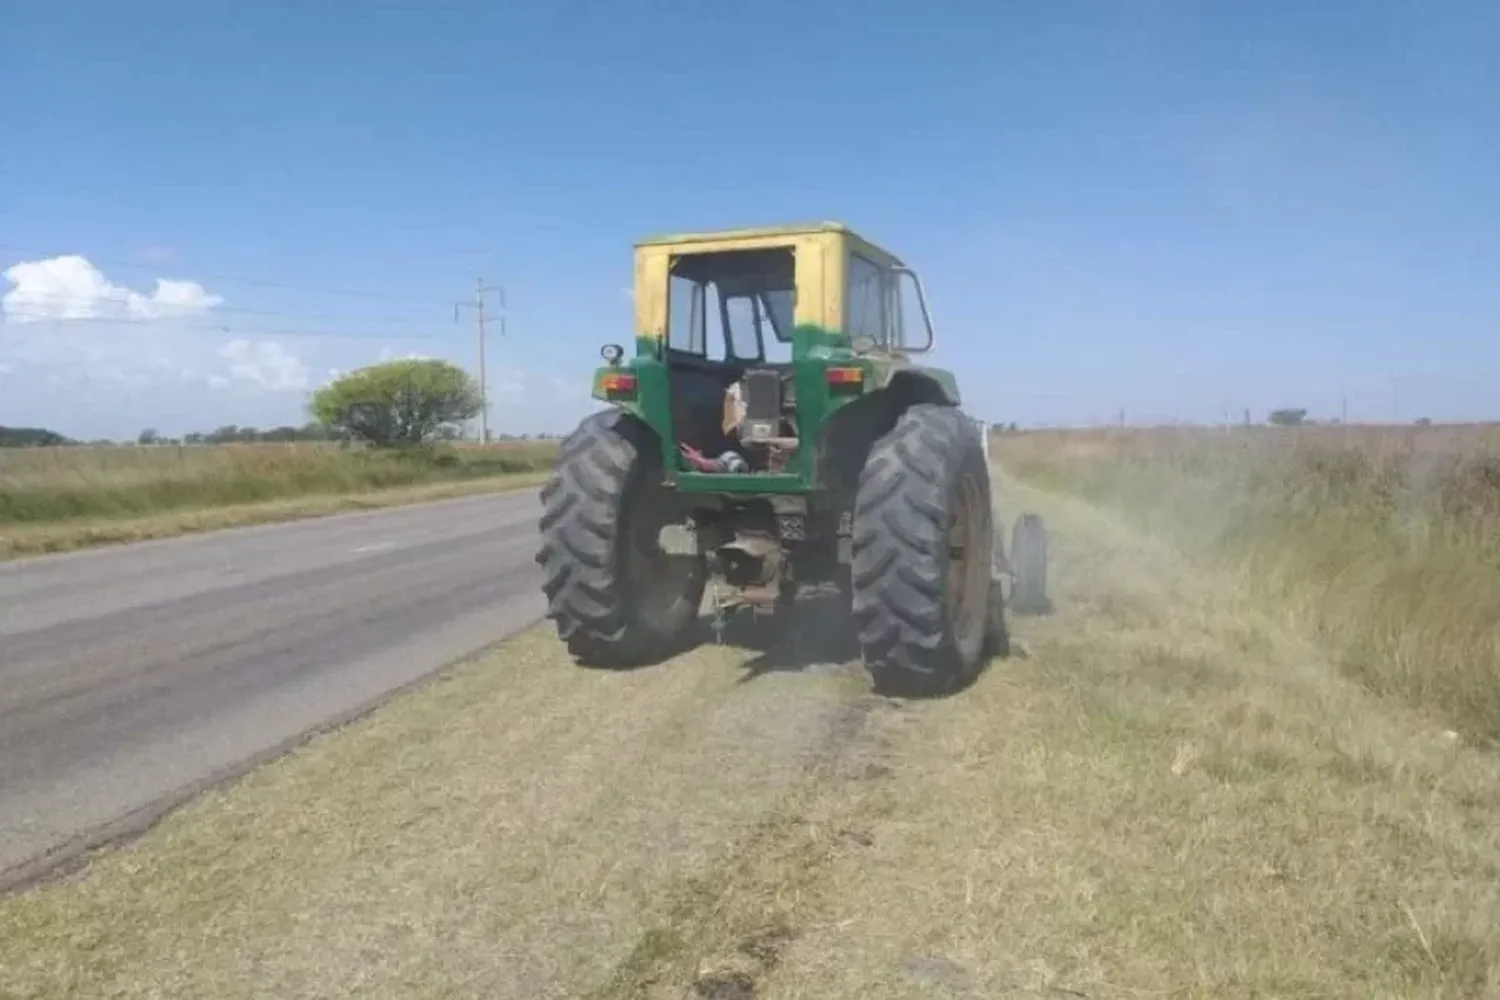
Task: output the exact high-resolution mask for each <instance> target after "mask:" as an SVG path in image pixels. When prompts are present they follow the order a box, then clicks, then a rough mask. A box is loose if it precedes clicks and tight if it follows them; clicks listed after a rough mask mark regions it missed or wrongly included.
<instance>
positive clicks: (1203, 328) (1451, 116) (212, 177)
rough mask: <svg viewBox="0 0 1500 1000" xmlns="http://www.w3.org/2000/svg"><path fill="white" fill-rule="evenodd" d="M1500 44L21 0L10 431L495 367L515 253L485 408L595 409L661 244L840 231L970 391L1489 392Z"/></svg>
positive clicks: (192, 415) (1410, 33)
mask: <svg viewBox="0 0 1500 1000" xmlns="http://www.w3.org/2000/svg"><path fill="white" fill-rule="evenodd" d="M1496 52H1500V5H1497V4H1493V3H1481V2H1474V3H1434V4H1429V5H1425V6H1424V5H1419V4H1417V3H1415V2H1388V0H1369V2H1353V0H1347V2H1327V3H1320V4H1316V5H1314V4H1304V3H1291V2H1265V3H1253V4H1230V3H1207V2H1196V3H1194V2H1187V0H1180V2H1169V0H1132V2H1124V0H1119V2H1111V0H1096V2H1083V0H1048V2H1041V0H1034V2H1030V3H1011V4H999V3H995V4H980V3H964V4H960V3H956V2H953V3H946V4H931V5H927V4H915V3H894V2H891V3H873V4H872V3H867V4H856V3H853V2H847V0H846V2H833V0H797V2H792V0H764V2H761V3H758V4H755V5H737V4H717V3H708V2H699V3H686V2H668V0H654V2H651V3H627V2H624V0H619V2H611V3H606V2H603V0H598V2H594V3H588V4H585V3H577V2H572V3H566V2H556V0H549V2H546V3H542V2H535V3H511V4H491V3H480V2H477V0H462V2H460V0H438V2H436V3H422V2H418V0H401V2H399V3H391V2H388V0H372V2H361V3H353V2H347V0H346V2H342V3H335V2H326V3H319V4H302V3H297V4H292V3H287V2H277V0H257V2H254V3H251V2H240V3H229V2H227V0H220V2H208V0H195V2H187V0H182V2H177V3H165V2H150V0H142V2H137V3H131V4H110V3H103V2H97V3H88V2H79V3H74V4H68V5H59V7H57V8H54V9H52V11H51V12H47V11H46V10H45V8H44V7H43V6H42V5H12V6H11V7H10V8H9V9H8V10H7V11H6V12H5V14H4V21H3V27H0V130H3V131H0V140H3V142H0V271H3V270H5V269H7V268H13V267H14V266H15V265H21V268H19V269H13V270H11V271H10V274H11V276H12V281H11V282H10V283H0V292H9V293H10V296H9V297H8V298H7V299H6V300H5V302H6V303H7V304H8V307H9V312H10V315H9V316H8V317H7V319H6V322H5V323H4V324H3V325H0V422H3V423H11V424H14V423H32V424H45V425H48V426H53V427H56V428H57V429H59V430H62V431H64V432H65V433H74V434H79V435H87V436H94V435H133V434H134V433H135V432H136V431H137V430H138V429H140V428H142V427H145V426H154V427H158V428H160V429H161V430H163V431H164V432H168V433H175V432H180V431H183V430H187V429H193V428H212V427H214V426H217V425H219V424H224V423H255V424H261V425H264V424H270V423H280V422H286V421H300V420H301V419H302V413H303V410H302V407H303V404H304V402H305V399H306V394H307V390H308V389H309V388H310V387H311V386H314V385H316V384H318V383H319V382H321V381H323V380H325V379H326V378H327V377H328V373H329V372H330V371H334V370H343V369H347V368H350V367H353V366H356V365H359V364H363V363H367V362H369V361H373V360H376V359H378V358H380V357H383V356H392V355H402V354H406V353H410V352H416V353H422V354H437V355H441V356H446V357H451V358H453V359H454V360H457V361H460V362H462V363H465V364H472V363H473V361H474V354H475V351H474V343H473V336H472V326H471V323H470V320H469V319H468V317H467V316H466V317H465V318H464V321H463V322H462V323H461V324H455V323H454V321H453V313H452V302H453V300H454V299H456V298H461V297H463V296H465V295H468V294H470V288H471V286H472V283H473V280H474V278H475V276H477V275H481V274H482V275H483V276H484V277H485V278H487V279H488V280H490V281H492V282H500V283H503V284H504V285H505V287H506V289H507V292H508V294H509V302H510V312H509V336H508V337H507V339H506V340H505V341H503V342H502V341H500V340H499V339H498V338H492V340H491V350H490V361H491V383H492V394H493V396H494V401H495V408H494V416H493V418H492V427H494V428H496V429H497V430H513V431H518V432H519V431H536V430H546V429H552V430H564V429H566V428H567V427H568V426H569V425H571V423H572V422H573V421H574V420H576V419H577V417H578V415H579V414H580V413H582V412H585V411H586V410H587V409H588V408H589V403H588V401H587V400H586V398H585V384H586V378H587V374H588V372H589V371H590V370H591V368H592V366H593V365H594V364H595V363H596V359H597V349H598V345H599V344H600V343H603V342H605V341H617V342H628V340H629V336H630V332H631V331H630V325H631V312H630V303H629V299H628V297H627V295H626V294H625V293H624V291H623V289H624V288H625V287H626V286H627V285H628V284H629V281H630V243H631V241H632V240H633V239H634V238H636V237H637V236H639V235H641V234H643V233H650V232H656V231H661V230H674V229H690V228H700V227H717V226H726V225H744V224H756V223H774V222H781V221H787V220H800V219H823V218H836V219H841V220H844V221H846V222H848V223H850V224H852V225H853V226H855V227H856V228H857V229H859V230H861V231H863V232H865V233H867V234H868V235H870V236H871V237H873V238H875V239H876V240H878V241H881V242H884V243H886V244H888V245H890V246H891V247H892V249H894V250H896V252H898V253H900V254H901V255H903V256H904V257H906V258H907V259H908V261H909V262H910V263H912V264H913V265H914V266H915V267H917V268H918V269H919V270H920V271H921V272H922V274H923V278H924V282H925V284H926V285H927V288H928V294H929V296H930V297H931V299H932V305H933V309H934V313H935V320H936V322H937V324H938V327H939V330H938V337H939V351H938V352H937V354H936V355H935V356H934V358H933V361H934V363H938V364H943V365H945V366H947V367H952V368H955V369H958V370H959V371H960V373H961V375H962V381H963V384H964V386H965V389H966V394H967V396H968V407H969V409H970V410H971V411H972V412H974V413H975V414H976V415H977V416H980V417H984V418H988V419H992V420H1006V421H1009V420H1016V421H1019V422H1021V423H1022V424H1041V423H1087V422H1092V421H1102V420H1112V419H1114V418H1115V416H1116V414H1117V413H1118V412H1119V411H1120V410H1121V408H1123V409H1124V411H1125V413H1126V416H1127V418H1129V419H1131V420H1148V419H1149V420H1172V419H1177V420H1200V421H1202V420H1219V419H1221V418H1222V416H1223V414H1224V413H1225V411H1226V410H1227V411H1229V412H1230V413H1232V414H1233V415H1235V416H1236V417H1238V415H1239V414H1240V413H1241V412H1242V411H1243V409H1244V408H1246V407H1248V408H1250V410H1251V411H1252V413H1253V415H1255V416H1256V417H1258V418H1262V417H1264V414H1265V412H1266V411H1267V410H1269V409H1271V408H1273V407H1276V406H1281V405H1298V406H1306V407H1308V408H1309V409H1311V410H1312V411H1313V412H1314V413H1315V414H1317V415H1322V416H1337V415H1338V413H1339V410H1340V408H1341V406H1342V405H1344V404H1343V402H1342V401H1343V400H1345V399H1347V406H1348V413H1349V417H1350V419H1387V418H1389V417H1391V416H1392V413H1393V411H1394V412H1396V413H1397V414H1398V415H1399V416H1400V417H1402V418H1403V419H1412V418H1414V417H1416V416H1420V415H1427V416H1430V417H1433V418H1435V419H1474V418H1492V419H1493V418H1497V417H1500V403H1497V402H1496V400H1497V399H1500V397H1497V396H1496V395H1495V394H1494V393H1493V392H1492V391H1491V388H1492V383H1493V381H1494V373H1495V372H1496V371H1497V370H1500V337H1497V336H1495V334H1496V331H1497V329H1500V283H1497V282H1496V280H1495V276H1496V275H1500V57H1497V56H1496V55H1495V53H1496ZM57 258H62V259H60V260H59V259H57ZM77 258H82V259H81V260H80V259H77ZM17 276H19V279H20V280H16V278H17ZM158 278H162V279H169V280H171V281H177V282H190V283H193V284H191V285H167V286H164V290H163V291H160V292H157V291H155V288H156V285H155V282H156V280H157V279H158ZM23 293H24V294H23ZM64 307H67V308H69V309H71V310H72V313H71V314H72V315H73V316H75V317H78V318H75V319H72V320H70V321H68V322H59V321H57V320H56V317H57V316H58V315H59V314H60V312H62V311H63V310H64Z"/></svg>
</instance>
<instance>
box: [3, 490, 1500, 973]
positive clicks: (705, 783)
mask: <svg viewBox="0 0 1500 1000" xmlns="http://www.w3.org/2000/svg"><path fill="white" fill-rule="evenodd" d="M1006 496H1007V508H1006V517H1007V521H1008V520H1009V519H1010V518H1011V517H1013V516H1014V514H1015V512H1016V510H1017V509H1018V507H1017V506H1016V504H1015V503H1013V502H1012V501H1015V502H1019V503H1024V505H1025V506H1026V507H1027V508H1029V509H1035V510H1039V511H1041V512H1042V513H1043V514H1044V515H1045V516H1046V517H1047V518H1048V520H1049V523H1050V526H1051V528H1052V531H1053V537H1052V540H1053V547H1054V558H1055V575H1054V591H1055V596H1056V598H1057V602H1058V611H1057V613H1056V614H1054V615H1052V616H1050V617H1047V618H1040V619H1022V620H1019V621H1018V622H1017V623H1016V625H1017V628H1016V631H1017V634H1018V637H1019V639H1020V640H1021V645H1022V646H1023V647H1024V655H1018V656H1017V657H1014V658H1012V659H1009V660H1004V661H997V663H996V664H995V665H994V666H992V668H991V670H990V671H989V672H988V673H987V674H986V675H985V676H984V677H983V678H982V679H981V681H980V682H979V683H978V684H977V685H976V686H975V687H974V688H972V689H971V690H969V691H967V692H964V693H962V694H960V695H958V696H955V697H953V698H950V699H946V700H943V701H936V702H926V703H886V702H883V701H878V700H875V699H871V698H870V697H869V696H868V694H867V693H866V687H867V685H866V683H865V681H864V678H863V677H862V675H861V674H860V672H859V671H858V670H857V669H852V668H851V666H850V665H848V664H845V665H843V666H842V667H841V668H837V669H832V670H826V671H825V670H823V669H807V670H800V671H799V670H793V669H781V670H777V669H768V668H769V667H770V666H772V664H770V663H768V662H767V658H765V657H759V656H757V655H756V654H754V653H752V652H747V651H743V650H739V649H736V648H734V647H732V646H727V645H726V646H722V647H720V646H709V647H705V648H703V649H700V650H698V651H696V652H693V653H689V654H686V655H684V656H682V657H680V658H678V659H677V660H675V661H673V662H671V663H669V664H665V665H663V666H661V667H658V668H650V669H647V670H642V671H638V672H633V673H628V674H609V673H597V672H592V671H587V670H582V669H579V668H577V667H575V666H573V665H571V664H569V663H568V662H567V660H566V657H565V656H563V655H562V654H561V652H560V650H559V647H558V645H557V643H556V641H555V640H554V639H553V637H552V636H551V635H550V634H548V633H547V631H546V630H545V629H538V630H535V631H533V632H531V633H528V634H526V635H524V636H522V637H520V638H518V639H516V640H514V641H512V642H511V643H509V644H507V645H505V646H503V647H502V648H501V649H499V650H498V651H497V652H495V653H494V654H492V655H490V656H488V657H486V658H484V659H483V660H481V661H478V662H476V663H473V664H470V665H467V666H464V667H462V668H459V669H457V670H455V671H454V672H453V673H452V674H451V676H450V678H449V679H447V680H445V681H442V682H440V683H438V684H435V685H434V686H432V687H430V688H428V689H425V690H423V691H421V692H419V693H417V694H415V695H413V696H410V697H408V698H405V699H402V700H401V701H398V702H394V703H392V704H390V705H389V706H387V707H386V708H385V709H383V710H381V711H380V712H379V713H377V714H376V715H375V716H373V717H371V718H370V719H368V720H366V721H364V722H362V723H360V724H357V725H355V726H353V727H351V728H350V729H348V730H346V731H344V732H343V733H340V734H335V735H331V736H329V737H326V738H323V739H320V740H319V741H317V742H315V743H313V744H311V745H309V746H308V747H306V748H305V749H303V750H302V751H300V752H298V753H296V754H294V755H292V756H290V757H288V758H285V759H283V760H281V761H278V762H276V763H275V764H273V765H270V766H268V767H266V768H264V769H262V770H260V771H258V772H257V773H255V774H254V775H252V776H251V777H249V778H248V779H246V780H244V781H242V782H240V783H239V784H238V785H236V786H233V787H230V788H227V789H224V790H222V791H220V792H217V793H214V794H212V795H210V796H208V797H207V798H205V799H204V800H203V801H201V802H199V803H197V804H195V805H194V806H192V807H189V808H188V809H185V810H183V811H181V812H179V813H177V814H175V815H174V816H172V817H170V818H169V819H168V820H167V821H166V822H164V823H163V824H162V825H161V826H159V827H158V828H157V829H155V830H154V831H152V832H151V833H150V834H148V835H147V836H146V837H144V838H143V839H142V840H141V841H140V842H138V843H137V844H135V845H133V846H132V847H130V848H128V849H125V850H121V851H117V852H112V853H107V854H105V855H103V856H101V857H100V858H99V860H97V861H96V862H95V864H94V865H93V867H92V868H91V869H90V870H88V871H86V872H85V873H84V874H82V875H81V876H80V877H79V878H77V879H76V880H75V881H73V882H70V883H66V884H56V885H50V886H45V887H41V888H38V889H35V890H32V891H30V892H28V893H26V894H24V895H20V896H16V897H13V898H10V899H7V900H4V901H0V942H3V944H0V956H3V967H0V993H5V992H6V991H7V990H8V991H9V994H10V995H15V996H22V997H28V998H29V997H42V996H120V997H145V996H163V995H168V996H180V997H198V996H202V997H240V996H252V995H262V996H265V995H274V996H329V997H331V996H346V995H351V994H353V995H361V996H371V997H397V996H403V997H404V996H434V997H436V996H444V997H449V996H473V997H479V996H485V997H517V998H519V997H528V998H529V997H564V996H566V997H579V996H584V997H591V998H594V1000H624V998H631V1000H655V998H666V997H682V996H690V997H692V996H697V997H716V998H719V1000H727V998H735V1000H742V998H746V997H829V998H851V1000H852V998H877V1000H878V998H883V997H911V996H927V995H933V996H972V997H1002V996H1029V997H1076V996H1084V997H1090V998H1098V997H1122V998H1123V997H1141V996H1167V997H1185V998H1197V997H1202V998H1208V997H1265V996H1285V997H1294V996H1295V997H1350V998H1354V997H1360V998H1366V997H1432V998H1448V997H1452V998H1459V997H1483V996H1488V995H1494V993H1495V991H1496V990H1500V889H1497V886H1500V841H1497V834H1496V831H1497V830H1500V762H1497V760H1496V758H1495V756H1494V755H1493V754H1489V753H1486V752H1484V751H1482V750H1479V749H1476V748H1475V747H1473V746H1471V745H1469V744H1468V743H1467V742H1466V741H1465V740H1464V739H1463V738H1461V737H1456V736H1455V735H1453V734H1451V733H1449V732H1447V731H1445V730H1444V729H1443V728H1442V727H1440V726H1433V725H1431V724H1430V723H1429V722H1427V721H1425V720H1424V719H1422V718H1421V717H1419V716H1418V715H1417V714H1415V713H1413V712H1410V711H1409V710H1407V709H1405V708H1404V707H1402V706H1401V705H1400V704H1399V703H1396V702H1393V701H1391V700H1389V699H1381V698H1378V697H1375V696H1373V695H1372V694H1371V693H1370V692H1369V691H1368V690H1367V689H1366V688H1365V687H1363V686H1362V685H1361V684H1359V683H1357V682H1355V681H1353V680H1351V679H1350V678H1348V677H1345V676H1343V675H1341V674H1340V672H1339V671H1338V670H1337V669H1336V667H1335V665H1333V664H1332V663H1330V662H1328V661H1327V660H1326V658H1324V657H1323V655H1322V653H1321V651H1320V648H1319V647H1318V646H1317V645H1316V644H1314V643H1312V642H1310V641H1308V639H1307V637H1305V636H1302V635H1299V634H1298V633H1297V632H1295V631H1294V630H1291V629H1289V628H1288V626H1287V624H1286V622H1285V620H1284V619H1283V618H1281V617H1279V616H1276V615H1273V614H1268V613H1267V612H1266V611H1265V610H1264V609H1263V608H1261V607H1260V606H1259V605H1258V604H1256V603H1255V602H1254V601H1253V600H1252V599H1251V597H1250V596H1249V595H1247V594H1246V593H1245V592H1244V591H1243V589H1241V588H1239V587H1238V586H1237V585H1236V584H1235V582H1234V581H1233V580H1230V579H1227V578H1224V577H1220V576H1216V575H1213V574H1207V573H1205V571H1204V570H1203V567H1202V565H1201V563H1199V562H1195V561H1193V560H1189V559H1185V558H1183V557H1182V556H1181V555H1180V554H1179V553H1178V552H1177V551H1176V549H1175V548H1173V547H1172V546H1170V545H1168V544H1166V543H1164V542H1162V541H1160V540H1158V539H1153V538H1150V537H1148V536H1145V535H1143V534H1141V533H1140V532H1139V531H1137V530H1134V529H1132V528H1130V527H1128V526H1127V525H1126V524H1125V523H1123V522H1122V521H1121V520H1120V519H1119V518H1118V517H1117V516H1116V515H1113V514H1111V513H1109V512H1107V511H1104V510H1101V509H1100V508H1098V507H1095V506H1093V505H1091V504H1088V503H1086V502H1083V501H1080V500H1077V499H1076V498H1071V497H1068V496H1064V495H1058V494H1052V493H1044V492H1039V491H1036V490H1030V489H1021V488H1016V489H1014V490H1011V489H1008V490H1007V492H1006ZM801 638H803V636H802V635H801V634H800V633H793V639H794V641H795V640H796V639H801ZM808 658H810V659H817V657H816V656H810V657H808ZM797 663H798V660H797V658H796V657H795V656H792V657H789V658H788V659H787V660H786V661H785V662H783V663H782V667H783V668H791V667H794V666H796V665H797Z"/></svg>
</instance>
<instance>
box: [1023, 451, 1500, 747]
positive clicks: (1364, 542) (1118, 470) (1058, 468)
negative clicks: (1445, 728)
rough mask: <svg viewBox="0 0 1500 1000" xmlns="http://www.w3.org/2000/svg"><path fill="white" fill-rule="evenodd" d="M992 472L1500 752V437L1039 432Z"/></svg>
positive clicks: (1379, 689) (1374, 686)
mask: <svg viewBox="0 0 1500 1000" xmlns="http://www.w3.org/2000/svg"><path fill="white" fill-rule="evenodd" d="M996 455H997V457H998V458H999V459H1000V460H1001V461H1003V462H1004V463H1006V465H1007V466H1008V467H1009V468H1012V469H1013V470H1014V471H1015V472H1016V473H1017V474H1019V475H1020V476H1022V477H1023V478H1025V479H1027V480H1028V481H1031V482H1035V483H1038V484H1044V485H1047V486H1051V487H1053V488H1057V489H1061V490H1066V491H1068V492H1071V493H1074V494H1076V495H1078V496H1081V497H1084V498H1087V499H1089V500H1091V501H1093V502H1095V503H1098V504H1102V505H1105V506H1107V507H1110V508H1112V509H1116V510H1119V511H1122V512H1123V513H1124V514H1125V515H1126V516H1128V517H1129V519H1130V521H1131V523H1132V524H1134V525H1135V526H1136V527H1138V528H1139V529H1141V530H1142V531H1145V532H1147V533H1150V534H1155V535H1158V536H1161V537H1165V538H1169V539H1171V540H1173V541H1174V542H1175V543H1176V544H1178V545H1179V546H1181V547H1182V548H1183V549H1184V550H1185V551H1186V552H1188V553H1189V554H1190V555H1192V556H1194V557H1196V558H1199V559H1200V560H1203V561H1204V564H1205V566H1207V567H1209V568H1211V569H1212V570H1214V571H1215V572H1217V573H1220V574H1224V575H1227V576H1229V577H1231V578H1233V579H1235V580H1236V581H1237V582H1238V583H1239V584H1241V585H1242V586H1243V587H1245V588H1246V589H1247V591H1248V592H1249V593H1250V594H1252V595H1253V596H1254V597H1255V598H1256V599H1257V600H1258V601H1259V602H1260V605H1261V606H1262V607H1264V608H1266V609H1269V610H1272V611H1274V612H1276V613H1278V614H1279V615H1281V616H1282V617H1283V618H1284V620H1285V621H1286V622H1287V623H1289V624H1290V625H1291V626H1292V627H1294V628H1295V629H1297V630H1299V631H1302V632H1305V633H1308V634H1311V635H1314V636H1316V637H1318V638H1319V639H1320V640H1321V643H1322V647H1323V649H1324V650H1325V652H1326V654H1327V655H1329V656H1331V657H1333V658H1334V660H1335V662H1336V663H1337V665H1338V667H1339V668H1340V669H1341V670H1343V671H1344V672H1345V673H1347V674H1348V675H1349V676H1351V677H1355V678H1358V679H1359V680H1360V681H1361V682H1363V683H1364V684H1366V685H1367V686H1369V687H1370V688H1371V689H1372V690H1374V691H1376V692H1379V693H1381V694H1389V695H1397V696H1400V697H1402V698H1405V699H1407V700H1408V701H1409V702H1410V703H1412V704H1413V705H1416V706H1418V707H1419V708H1421V709H1423V710H1425V711H1429V712H1431V713H1433V714H1435V715H1436V716H1438V717H1441V718H1443V719H1445V720H1447V724H1448V725H1450V726H1452V727H1453V728H1455V729H1458V730H1460V731H1462V732H1463V733H1465V734H1466V735H1467V736H1470V737H1473V738H1476V739H1481V740H1488V741H1500V426H1490V425H1473V426H1462V427H1445V426H1440V425H1439V426H1429V427H1358V426H1348V427H1311V428H1305V429H1295V430H1294V429H1286V430H1278V429H1270V428H1244V429H1235V430H1233V431H1229V432H1225V431H1208V430H1175V429H1168V428H1164V429H1158V430H1138V431H1132V430H1123V431H1094V432H1039V433H1025V434H1019V435H1016V434H1011V435H1002V436H999V437H997V438H996Z"/></svg>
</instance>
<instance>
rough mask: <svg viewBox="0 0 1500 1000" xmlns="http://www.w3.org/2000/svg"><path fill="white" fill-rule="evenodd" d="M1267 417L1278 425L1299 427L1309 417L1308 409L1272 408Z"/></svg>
mask: <svg viewBox="0 0 1500 1000" xmlns="http://www.w3.org/2000/svg"><path fill="white" fill-rule="evenodd" d="M1266 419H1267V420H1269V421H1270V422H1271V423H1272V424H1274V425H1275V426H1277V427H1298V426H1300V425H1301V424H1302V423H1303V421H1305V420H1306V419H1307V411H1306V410H1272V411H1271V413H1270V415H1269V416H1268V417H1266Z"/></svg>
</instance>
